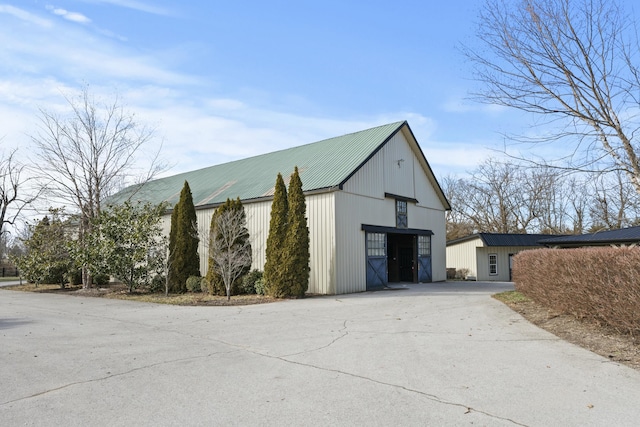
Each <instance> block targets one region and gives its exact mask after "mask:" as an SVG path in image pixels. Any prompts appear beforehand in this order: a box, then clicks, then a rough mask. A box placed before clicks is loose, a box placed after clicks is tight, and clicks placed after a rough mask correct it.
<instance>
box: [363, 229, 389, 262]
mask: <svg viewBox="0 0 640 427" xmlns="http://www.w3.org/2000/svg"><path fill="white" fill-rule="evenodd" d="M386 255H387V251H386V234H384V233H367V256H380V257H383V256H386Z"/></svg>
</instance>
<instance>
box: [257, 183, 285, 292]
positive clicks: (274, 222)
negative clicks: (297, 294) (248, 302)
mask: <svg viewBox="0 0 640 427" xmlns="http://www.w3.org/2000/svg"><path fill="white" fill-rule="evenodd" d="M288 210H289V205H288V202H287V188H286V186H285V185H284V179H282V174H280V173H278V177H277V178H276V184H275V188H274V193H273V202H272V203H271V218H270V221H269V235H268V236H267V248H266V260H265V264H264V276H263V279H264V285H265V290H266V293H267V295H271V296H273V297H276V298H282V297H285V296H288V295H289V291H288V290H287V289H286V283H285V282H284V274H283V273H284V270H283V255H284V253H283V252H284V243H285V239H286V237H287V236H286V235H287V217H288Z"/></svg>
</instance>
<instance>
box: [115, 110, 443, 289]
mask: <svg viewBox="0 0 640 427" xmlns="http://www.w3.org/2000/svg"><path fill="white" fill-rule="evenodd" d="M295 166H298V169H299V173H300V178H301V180H302V184H303V191H304V193H305V197H306V203H307V219H308V226H309V238H310V254H311V259H310V269H311V271H310V277H309V289H308V292H309V293H314V294H344V293H351V292H362V291H367V290H374V289H381V288H384V287H386V286H388V285H389V283H394V282H413V283H417V282H432V281H443V280H445V279H446V269H445V255H446V238H445V211H446V210H448V209H450V206H449V203H448V201H447V199H446V197H445V195H444V193H443V191H442V189H441V188H440V185H439V184H438V181H437V180H436V177H435V176H434V174H433V171H432V170H431V167H430V166H429V163H428V162H427V159H426V158H425V156H424V154H423V152H422V150H421V148H420V146H419V145H418V142H417V141H416V138H415V136H414V134H413V132H412V131H411V128H410V127H409V124H408V123H407V122H406V121H402V122H396V123H390V124H387V125H383V126H378V127H375V128H371V129H367V130H363V131H360V132H355V133H351V134H348V135H343V136H339V137H335V138H330V139H326V140H323V141H319V142H315V143H311V144H307V145H301V146H298V147H293V148H289V149H286V150H281V151H276V152H272V153H268V154H263V155H259V156H255V157H250V158H246V159H242V160H237V161H233V162H229V163H225V164H220V165H215V166H211V167H207V168H204V169H200V170H195V171H191V172H186V173H181V174H178V175H174V176H170V177H166V178H160V179H156V180H153V181H150V182H148V183H146V184H144V185H143V186H142V187H129V188H127V189H125V190H124V191H122V192H121V193H120V194H118V195H117V197H116V200H124V199H125V198H130V199H132V200H141V201H149V202H152V203H160V202H163V201H165V202H168V203H169V204H170V206H173V205H175V203H177V202H178V198H179V195H180V191H181V189H182V187H183V185H184V182H185V181H187V182H188V183H189V186H190V188H191V192H192V195H193V201H194V204H195V207H196V214H197V221H198V230H199V234H200V237H201V239H200V242H201V246H200V249H199V254H200V264H201V265H200V269H201V272H202V273H203V274H204V272H206V269H207V250H206V247H205V245H204V242H205V240H206V239H204V238H202V237H203V236H207V235H208V228H209V224H210V221H211V216H212V214H213V211H214V210H215V208H216V207H217V206H219V205H220V204H222V203H224V202H225V200H226V199H227V198H232V199H235V198H237V197H239V198H240V199H241V200H242V202H243V204H244V206H245V210H246V213H247V228H248V230H249V233H250V235H251V243H252V250H253V265H252V268H256V269H259V270H262V269H263V268H264V262H265V249H266V240H267V235H268V232H269V219H270V213H271V202H272V199H273V191H274V184H275V181H276V176H277V174H278V173H282V176H283V177H284V178H285V182H286V183H287V181H288V178H289V176H290V175H291V173H292V172H293V169H294V167H295ZM163 221H164V229H165V232H166V233H167V234H168V233H169V230H170V212H167V214H166V215H165V217H164V218H163Z"/></svg>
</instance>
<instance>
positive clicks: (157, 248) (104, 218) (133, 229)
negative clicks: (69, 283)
mask: <svg viewBox="0 0 640 427" xmlns="http://www.w3.org/2000/svg"><path fill="white" fill-rule="evenodd" d="M164 210H165V206H164V204H160V205H157V206H154V205H151V204H150V203H146V204H141V203H138V204H136V205H133V204H132V203H131V202H129V201H127V202H124V203H123V204H119V205H115V206H110V207H108V208H107V209H103V210H102V211H101V212H100V215H99V216H98V218H97V219H96V220H95V221H94V224H93V227H92V231H91V234H89V235H88V236H87V238H88V242H89V243H90V246H91V247H92V248H94V253H95V257H96V258H97V259H96V260H95V261H93V262H92V263H91V264H92V265H97V266H99V267H98V268H97V269H96V271H101V272H105V273H107V274H108V275H112V276H114V277H115V278H117V279H118V280H120V281H122V283H124V284H125V285H127V287H128V288H129V292H133V290H134V289H135V288H137V287H140V286H150V285H151V280H152V279H153V277H154V276H155V273H156V271H157V270H158V269H159V264H160V263H161V262H162V261H163V259H162V255H163V254H162V252H163V251H162V249H161V248H162V246H163V239H162V226H161V224H160V221H161V217H162V213H163V212H164ZM101 264H102V265H101ZM96 277H98V276H96ZM107 277H108V276H107Z"/></svg>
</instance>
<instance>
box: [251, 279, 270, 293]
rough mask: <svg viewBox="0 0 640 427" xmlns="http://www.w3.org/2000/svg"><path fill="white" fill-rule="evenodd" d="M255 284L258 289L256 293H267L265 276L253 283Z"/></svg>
mask: <svg viewBox="0 0 640 427" xmlns="http://www.w3.org/2000/svg"><path fill="white" fill-rule="evenodd" d="M253 286H254V288H255V290H256V294H258V295H266V294H267V289H266V286H265V282H264V278H263V277H261V278H259V279H258V280H256V281H255V282H254V283H253Z"/></svg>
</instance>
